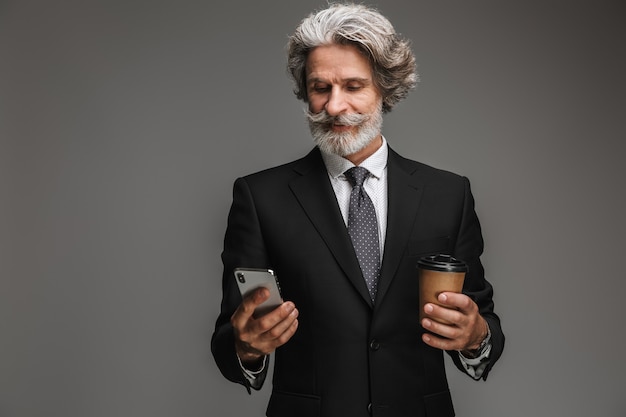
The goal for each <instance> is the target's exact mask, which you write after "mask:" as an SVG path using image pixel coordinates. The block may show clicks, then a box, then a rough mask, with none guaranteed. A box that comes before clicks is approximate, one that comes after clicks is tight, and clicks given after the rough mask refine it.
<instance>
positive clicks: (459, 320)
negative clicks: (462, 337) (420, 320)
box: [424, 303, 465, 326]
mask: <svg viewBox="0 0 626 417" xmlns="http://www.w3.org/2000/svg"><path fill="white" fill-rule="evenodd" d="M424 312H425V313H426V316H428V317H430V318H432V319H434V320H436V321H439V322H442V323H446V324H449V325H453V326H461V325H462V324H463V323H464V322H465V316H464V315H463V313H462V312H460V311H459V310H457V309H456V308H455V307H453V306H440V305H437V304H434V303H426V304H425V305H424Z"/></svg>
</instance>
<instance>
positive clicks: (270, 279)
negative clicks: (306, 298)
mask: <svg viewBox="0 0 626 417" xmlns="http://www.w3.org/2000/svg"><path fill="white" fill-rule="evenodd" d="M234 274H235V279H236V280H237V285H238V286H239V292H240V293H241V296H242V297H245V296H246V295H247V294H249V293H250V292H251V291H254V290H255V289H257V288H259V287H265V288H267V289H268V290H270V297H269V298H268V299H267V300H265V301H264V302H263V303H262V304H260V305H259V306H258V307H257V308H256V309H255V310H254V317H261V316H263V315H265V314H267V313H269V312H270V311H272V310H274V309H275V308H276V307H278V306H279V305H281V304H282V303H283V299H282V297H281V295H280V286H279V285H278V279H277V277H276V274H275V273H274V271H272V270H271V269H255V268H235V271H234Z"/></svg>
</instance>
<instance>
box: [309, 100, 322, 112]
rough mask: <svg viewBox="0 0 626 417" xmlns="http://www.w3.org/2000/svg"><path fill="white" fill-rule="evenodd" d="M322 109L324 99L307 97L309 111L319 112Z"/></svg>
mask: <svg viewBox="0 0 626 417" xmlns="http://www.w3.org/2000/svg"><path fill="white" fill-rule="evenodd" d="M323 109H324V100H321V99H320V98H319V97H309V111H310V112H311V113H319V112H321V111H322V110H323Z"/></svg>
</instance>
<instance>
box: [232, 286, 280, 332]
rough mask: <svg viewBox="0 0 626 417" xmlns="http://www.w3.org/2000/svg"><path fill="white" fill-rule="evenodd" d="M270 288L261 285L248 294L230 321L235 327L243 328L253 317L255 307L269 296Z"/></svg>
mask: <svg viewBox="0 0 626 417" xmlns="http://www.w3.org/2000/svg"><path fill="white" fill-rule="evenodd" d="M269 296H270V294H269V290H268V289H267V288H265V287H259V288H257V289H255V290H253V291H250V293H248V294H246V296H245V297H244V298H243V301H242V302H241V304H239V306H238V307H237V309H236V310H235V312H234V313H233V315H232V316H231V318H230V322H231V324H232V325H233V327H235V329H240V330H241V329H243V328H244V327H245V326H246V325H247V324H248V323H249V322H250V320H251V319H252V316H253V314H254V309H255V308H256V307H257V306H258V305H260V304H261V303H263V301H265V300H267V299H268V298H269Z"/></svg>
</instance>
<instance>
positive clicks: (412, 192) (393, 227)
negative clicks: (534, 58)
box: [376, 148, 423, 305]
mask: <svg viewBox="0 0 626 417" xmlns="http://www.w3.org/2000/svg"><path fill="white" fill-rule="evenodd" d="M415 171H416V167H415V165H413V164H409V163H407V161H406V160H405V159H403V158H402V157H401V156H400V155H398V154H397V153H395V152H394V151H393V150H392V149H391V148H390V149H389V158H388V160H387V187H388V188H387V195H388V197H387V198H388V208H387V236H386V239H385V252H384V255H383V262H382V265H381V275H380V281H379V283H378V293H377V294H376V305H380V303H381V302H382V300H383V299H384V297H385V295H386V294H387V291H388V289H389V286H390V285H391V281H392V279H393V277H394V276H395V273H396V270H397V269H398V265H399V264H400V260H401V259H402V256H403V254H404V252H405V250H406V245H407V242H408V240H409V237H410V234H411V230H412V226H413V223H414V222H415V218H416V215H417V209H418V207H419V204H420V200H421V196H422V189H423V184H422V182H421V180H420V179H419V177H418V176H416V175H413V174H414V173H415Z"/></svg>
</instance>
